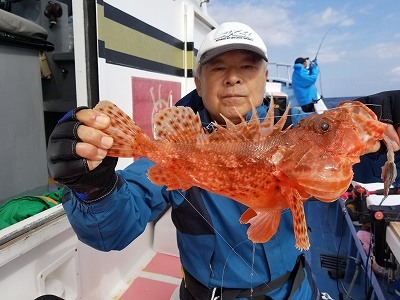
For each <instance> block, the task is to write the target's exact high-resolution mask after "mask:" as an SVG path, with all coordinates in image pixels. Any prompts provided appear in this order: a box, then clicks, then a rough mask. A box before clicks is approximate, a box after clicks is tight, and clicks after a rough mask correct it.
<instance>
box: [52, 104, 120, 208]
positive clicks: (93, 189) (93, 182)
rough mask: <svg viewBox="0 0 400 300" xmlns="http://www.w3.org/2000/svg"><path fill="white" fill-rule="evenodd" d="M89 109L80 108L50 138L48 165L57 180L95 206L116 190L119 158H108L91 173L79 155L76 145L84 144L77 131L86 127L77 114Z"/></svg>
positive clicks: (59, 125)
mask: <svg viewBox="0 0 400 300" xmlns="http://www.w3.org/2000/svg"><path fill="white" fill-rule="evenodd" d="M86 108H87V107H78V108H76V109H74V110H72V111H70V112H68V113H67V114H66V115H65V116H64V117H63V118H61V120H60V121H59V122H58V124H57V125H56V127H55V128H54V130H53V132H52V134H51V135H50V138H49V142H48V146H47V161H48V168H49V173H50V176H52V177H53V178H54V180H56V181H57V182H60V183H62V184H65V185H66V186H67V187H69V188H70V189H72V190H74V191H76V192H78V193H79V194H81V195H80V196H81V198H82V199H83V200H86V201H90V202H92V201H96V200H98V199H99V198H101V197H102V196H105V195H106V194H108V193H109V192H111V191H112V190H113V188H114V186H115V184H116V182H117V174H116V173H115V166H116V165H117V161H118V158H114V157H108V156H107V157H105V158H104V159H103V161H102V163H101V164H100V165H99V166H98V167H97V168H95V169H94V170H92V171H89V167H88V164H87V161H86V159H84V158H82V157H80V156H79V155H77V154H76V144H77V143H78V142H79V141H80V139H79V137H78V134H77V129H78V126H79V125H81V124H82V123H80V122H79V121H78V120H77V118H76V113H77V112H78V111H80V110H82V109H86Z"/></svg>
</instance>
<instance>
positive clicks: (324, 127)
mask: <svg viewBox="0 0 400 300" xmlns="http://www.w3.org/2000/svg"><path fill="white" fill-rule="evenodd" d="M328 129H329V123H328V122H325V121H323V122H322V123H321V130H322V131H323V132H327V131H328Z"/></svg>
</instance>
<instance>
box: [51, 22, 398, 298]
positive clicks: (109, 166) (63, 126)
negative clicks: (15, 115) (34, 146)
mask: <svg viewBox="0 0 400 300" xmlns="http://www.w3.org/2000/svg"><path fill="white" fill-rule="evenodd" d="M267 61H268V57H267V48H266V46H265V44H264V42H263V41H262V40H261V38H260V37H259V35H258V34H257V33H255V32H254V31H253V30H252V29H251V28H250V27H248V26H246V25H244V24H241V23H236V22H232V23H223V24H221V25H220V26H219V27H218V28H217V29H215V30H213V31H212V32H210V33H209V34H208V35H207V36H206V37H205V40H204V41H203V43H202V45H201V47H200V49H199V51H198V54H197V58H196V70H195V83H196V90H195V91H193V92H191V93H190V94H188V95H187V96H185V97H184V98H183V99H181V100H180V101H179V102H178V104H177V106H188V107H190V108H191V109H192V110H193V111H194V112H195V113H198V115H194V114H193V112H192V111H191V110H185V108H179V107H178V108H174V109H170V110H168V111H167V112H166V113H165V114H163V113H161V114H159V115H158V117H157V119H156V120H155V124H156V127H157V129H156V132H157V134H158V136H159V138H160V140H161V141H160V142H157V141H150V140H149V139H148V138H146V137H145V136H143V134H142V133H141V132H140V128H138V127H137V126H136V125H135V124H134V122H133V121H131V120H129V117H127V116H125V115H124V113H123V112H121V111H119V110H118V108H116V107H115V106H113V105H112V104H109V103H103V104H99V106H98V107H97V108H96V109H87V108H77V109H75V110H74V111H72V112H70V113H68V114H67V115H66V116H64V117H63V118H62V119H61V120H60V122H59V124H58V125H57V126H56V128H55V129H54V131H53V133H52V135H51V137H50V139H49V147H48V158H49V171H50V174H51V175H52V176H53V177H54V178H55V179H56V180H57V181H58V182H60V183H63V184H65V185H66V186H67V187H69V189H67V192H66V193H65V194H64V197H63V206H64V209H65V211H66V213H67V215H68V218H69V220H70V222H71V225H72V227H73V228H74V230H75V232H76V233H77V235H78V237H79V239H80V240H81V241H82V242H84V243H86V244H88V245H90V246H92V247H94V248H96V249H99V250H101V251H110V250H120V249H123V248H124V247H126V246H127V245H128V244H129V243H130V242H132V241H133V240H134V239H135V238H136V237H137V236H139V235H140V234H141V233H142V232H143V231H144V230H145V227H146V224H147V223H148V222H151V221H153V220H155V219H156V218H157V217H158V216H159V214H160V213H162V212H163V211H164V210H165V208H166V207H167V205H168V204H170V205H171V206H172V209H173V210H172V219H173V222H174V224H175V226H176V228H177V238H178V247H179V250H180V258H181V262H182V266H183V270H184V281H183V282H182V285H181V289H180V298H181V299H183V300H187V299H225V300H227V299H247V298H252V299H319V298H320V293H319V291H318V289H317V287H316V286H315V284H314V282H313V279H312V276H311V272H310V270H309V267H308V265H307V263H306V262H305V261H304V258H303V255H302V251H301V250H299V249H307V248H308V245H309V244H308V237H307V232H306V230H305V231H304V230H303V227H301V226H297V225H299V224H300V223H302V220H303V219H302V217H304V213H303V210H302V209H303V208H302V203H303V202H302V201H303V199H306V198H307V197H309V196H310V195H313V193H312V192H311V191H310V188H309V187H304V186H303V185H302V184H300V183H298V182H296V178H295V177H293V178H292V177H290V176H288V175H287V174H286V173H284V172H281V171H280V170H277V171H274V172H271V173H274V176H275V175H276V176H275V177H276V178H275V177H274V178H273V177H272V175H270V179H271V183H270V184H268V183H266V184H265V186H267V188H268V192H264V193H263V192H260V193H259V192H257V193H256V194H254V195H256V196H257V197H258V198H260V199H261V198H262V199H264V198H263V197H264V196H265V194H269V196H268V197H269V199H273V200H274V201H273V202H274V204H276V203H278V204H279V203H280V197H279V196H276V195H280V194H279V193H283V194H282V195H284V196H288V197H289V196H290V197H294V198H295V199H296V201H297V200H298V201H297V202H296V203H295V204H293V205H292V204H291V205H289V208H290V209H291V210H292V212H293V213H291V211H290V210H287V209H284V208H286V206H283V207H278V208H277V209H275V210H274V214H273V215H272V214H269V210H268V209H262V210H261V212H259V211H258V209H257V208H256V207H255V206H254V205H253V204H254V203H253V202H252V203H249V205H243V203H246V202H245V201H241V200H242V198H241V197H242V194H244V195H246V191H245V190H246V189H249V190H255V189H256V188H257V187H255V186H254V185H255V183H256V184H258V185H260V183H259V182H260V181H259V180H255V179H254V177H252V176H256V173H257V169H248V168H247V166H244V167H243V170H244V171H248V170H251V171H252V173H251V174H252V175H250V176H248V174H245V176H244V177H243V181H244V182H246V186H245V187H243V188H242V187H240V189H238V190H235V186H233V185H229V181H230V180H228V179H229V178H231V179H232V181H233V183H234V184H236V181H235V180H237V178H241V177H240V176H241V175H240V174H237V173H238V170H240V168H239V166H240V165H241V160H235V155H236V154H237V153H236V152H235V153H230V154H229V153H227V152H226V153H227V154H225V155H221V156H220V157H219V156H218V155H220V152H219V151H221V150H222V151H227V150H226V149H225V148H229V147H230V146H231V145H232V144H240V145H241V149H244V148H245V149H248V151H249V152H248V153H247V156H248V157H249V164H252V165H251V166H252V167H254V166H255V167H257V166H258V169H261V168H262V166H261V165H258V163H259V161H258V159H259V158H258V157H253V154H254V151H252V149H251V146H254V145H256V144H257V143H258V141H260V140H262V141H265V140H268V139H270V138H272V137H275V136H281V135H280V132H281V129H282V127H283V124H276V125H275V126H274V124H273V122H272V123H271V122H270V120H273V115H272V116H271V115H270V114H271V113H270V112H269V111H268V107H266V105H265V103H264V101H263V97H264V92H265V84H266V80H267V76H268V69H267V64H266V62H267ZM272 110H273V109H272ZM348 110H351V108H350V105H348V104H347V106H346V105H344V107H343V111H344V112H346V111H348ZM357 110H358V111H360V114H365V117H362V118H361V119H360V120H359V121H360V124H361V123H362V122H363V121H364V119H368V120H367V121H368V122H367V123H368V124H369V125H371V126H372V127H373V128H376V132H373V133H371V136H370V135H369V134H368V132H366V133H365V134H366V135H365V136H363V140H361V141H360V143H361V144H362V146H363V147H364V148H363V149H362V150H363V151H361V152H362V153H365V152H367V150H366V148H365V147H366V146H368V149H369V148H374V149H373V150H369V151H377V150H378V149H379V147H380V143H379V140H380V139H382V138H383V137H382V136H383V134H384V131H385V130H386V133H385V134H386V136H388V133H387V132H389V131H388V130H389V129H391V131H390V137H391V138H390V140H392V141H394V142H393V145H394V146H393V148H394V150H398V147H399V146H398V135H397V134H396V132H395V131H394V129H393V128H390V127H388V126H386V125H384V124H383V123H380V122H378V121H377V120H376V117H375V115H374V114H372V115H371V114H370V113H369V112H368V111H366V108H364V106H363V105H362V104H360V106H359V107H358V108H357ZM349 115H354V114H351V113H349ZM198 118H200V119H201V122H202V123H200V119H198ZM258 118H260V119H265V120H266V121H264V122H263V123H260V122H259V121H258ZM244 119H246V120H251V122H250V123H249V124H250V125H248V126H247V125H245V124H246V122H244ZM165 120H168V121H169V120H175V121H174V122H175V123H174V122H172V123H168V124H171V125H168V124H167V122H164V121H165ZM318 120H320V119H318ZM214 121H215V122H216V123H217V124H216V123H212V122H214ZM191 122H193V124H192V123H191ZM307 122H309V123H310V126H312V128H315V126H314V123H312V122H311V121H304V122H303V123H302V124H305V125H300V126H299V127H300V130H303V131H304V130H305V129H304V128H308V127H306V126H308V125H307ZM178 123H179V124H178ZM278 123H279V122H278ZM280 123H282V122H280ZM283 123H284V122H283ZM201 124H203V126H201ZM209 124H211V126H208V125H209ZM218 124H226V128H225V127H222V126H220V125H218ZM128 125H129V126H128ZM167 125H168V126H167ZM331 125H332V126H333V125H334V123H332V124H330V123H327V122H322V123H320V127H318V128H316V130H317V131H323V132H325V131H329V130H330V129H329V126H331ZM302 126H304V128H303V127H302ZM202 127H206V128H207V129H210V131H212V130H213V128H214V129H215V128H217V130H214V131H213V132H211V133H207V132H205V131H204V130H203V129H202ZM360 127H361V125H360ZM362 129H364V128H362ZM295 130H296V129H295V128H294V129H289V130H286V132H287V134H288V135H290V132H295ZM347 130H350V129H349V128H347ZM360 130H361V128H360ZM350 131H351V130H350ZM177 132H180V133H181V135H179V136H178V135H175V134H176V133H177ZM238 132H240V134H237V133H238ZM299 132H300V131H299ZM131 133H132V134H133V136H132V138H131V139H130V138H129V135H130V134H131ZM355 133H357V132H356V131H355ZM284 134H285V133H284ZM110 135H112V136H113V137H111V136H110ZM367 135H368V136H367ZM372 135H373V136H372ZM127 136H128V138H127ZM190 137H194V138H195V140H196V141H197V142H195V144H196V145H195V146H193V145H192V144H193V143H192V140H191V139H190ZM396 138H397V140H396ZM243 139H244V140H245V141H250V142H251V143H247V144H243ZM287 139H289V137H287ZM132 141H133V144H130V145H128V144H127V143H130V142H132ZM221 141H222V142H224V143H223V144H218V145H224V147H222V146H220V147H218V148H212V151H209V152H207V149H204V145H209V146H210V148H211V147H213V146H214V145H215V144H216V143H218V142H221ZM166 142H169V143H166ZM185 142H188V143H189V142H190V143H191V144H187V147H185V148H184V150H186V152H185V155H182V156H180V157H179V159H178V160H177V159H176V158H171V160H172V161H174V164H171V165H168V166H169V167H167V166H166V165H162V164H163V161H165V160H168V159H169V158H166V156H167V155H169V154H170V152H174V150H173V149H174V148H173V147H175V146H176V145H177V144H179V143H185ZM163 143H164V144H167V145H168V146H170V148H169V150H170V151H169V153H164V152H162V151H163V150H162V149H163V145H164V144H163ZM160 144H161V146H159V145H160ZM249 144H250V146H249ZM289 144H290V143H289ZM321 144H324V143H321ZM185 145H186V144H185ZM257 145H258V144H257ZM200 146H203V148H201V147H200ZM190 147H193V148H190ZM196 147H198V148H196ZM199 147H200V148H199ZM396 147H397V148H396ZM220 148H224V149H220ZM281 148H282V147H281ZM138 149H139V150H138ZM143 149H148V153H146V152H143V153H142V152H140V151H142V150H143ZM190 149H195V150H194V151H191V150H190ZM293 150H295V149H291V150H290V151H292V152H293ZM201 151H203V152H204V153H205V154H206V155H203V156H201V155H200V154H199V153H200V152H201ZM260 151H261V150H260ZM287 151H289V150H287ZM203 152H202V153H203ZM137 153H140V154H142V155H141V156H144V157H148V158H151V160H150V159H147V158H140V159H138V160H137V161H135V162H134V163H133V164H131V165H130V166H128V167H127V168H126V169H124V170H120V171H117V172H116V171H115V170H114V169H115V166H116V162H117V158H115V157H111V156H128V155H131V156H132V154H137ZM158 153H162V154H163V155H165V159H164V157H162V158H163V159H161V160H159V157H158V156H157V155H158ZM224 153H225V152H224ZM255 153H256V154H257V153H258V154H261V152H255ZM286 153H287V152H285V153H283V154H282V153H277V152H274V155H272V156H271V157H270V156H268V160H267V162H265V161H264V163H270V166H269V167H271V168H272V166H273V165H279V164H280V162H281V161H282V157H283V156H285V155H286ZM281 154H282V155H281ZM259 156H262V155H259ZM241 157H243V160H246V156H241ZM212 159H214V160H215V161H213V160H212ZM225 159H226V160H227V164H226V165H224V167H225V168H227V169H229V170H232V171H231V172H222V173H218V172H217V171H215V172H214V171H213V170H214V168H215V165H217V164H219V161H221V160H225ZM182 161H185V164H184V165H181V163H182ZM210 161H211V162H212V163H210ZM291 161H292V162H293V161H294V160H291ZM307 161H308V160H307ZM353 161H355V159H353ZM296 164H298V165H301V163H300V162H299V163H296ZM174 166H177V167H175V168H174ZM303 167H304V166H303ZM246 168H247V169H246ZM280 168H281V167H280ZM282 168H284V167H283V166H282ZM244 171H243V172H244ZM303 171H304V170H303ZM185 172H186V173H185ZM207 172H208V173H207ZM198 173H205V175H207V176H205V177H201V179H199V178H198V177H197V175H198ZM182 174H188V175H187V176H186V177H185V176H183V177H182ZM261 175H262V176H264V174H261ZM351 175H352V174H350V177H351ZM179 176H181V177H179ZM249 178H250V180H249ZM264 178H265V177H264ZM149 179H150V180H149ZM207 180H209V181H210V182H207ZM246 180H248V181H246ZM281 181H282V182H286V184H287V185H288V189H287V190H285V189H282V191H281V190H279V186H278V184H277V183H279V182H281ZM153 182H156V183H157V184H155V183H153ZM343 182H344V183H345V184H346V183H347V182H348V179H347V178H346V180H344V181H343ZM208 184H209V185H210V188H209V189H208V187H209V185H208ZM263 184H264V183H263ZM213 185H219V188H220V189H218V188H214V186H213ZM227 185H229V189H223V188H222V187H221V186H227ZM290 185H292V186H293V187H291V186H290ZM271 187H273V190H274V191H275V190H276V194H272V193H271V191H272V188H271ZM269 189H271V190H269ZM210 190H211V191H220V190H221V193H217V192H210ZM232 190H235V191H234V193H232ZM286 191H290V193H289V192H287V193H286ZM289 194H290V195H289ZM332 195H336V194H330V196H329V197H327V198H329V200H331V198H332V197H333V196H332ZM257 197H255V198H257ZM244 198H246V197H244ZM282 198H284V197H282ZM321 198H324V197H323V196H321ZM232 199H235V200H238V199H239V200H238V201H239V202H237V201H232ZM282 202H284V201H282ZM299 203H300V204H299ZM278 206H279V205H278ZM251 207H253V208H254V210H253V209H252V208H251ZM282 209H284V210H282ZM260 216H261V218H259V217H260ZM257 218H258V219H257ZM239 219H240V220H241V222H243V223H251V226H250V228H254V229H260V228H261V229H262V230H252V231H250V229H249V227H248V226H246V225H243V224H240V223H239V221H238V220H239ZM252 220H256V221H257V222H254V221H252ZM294 222H295V223H296V222H299V224H297V223H296V224H294ZM270 223H271V224H272V225H270ZM300 225H303V224H300ZM270 227H273V229H272V230H270ZM294 227H295V228H294ZM247 229H249V231H247ZM269 230H270V231H269ZM293 231H295V233H296V236H295V235H293ZM248 237H249V238H248ZM249 239H251V240H249ZM253 241H256V243H253ZM295 244H296V247H297V248H299V249H296V247H294V245H295ZM218 297H220V298H218Z"/></svg>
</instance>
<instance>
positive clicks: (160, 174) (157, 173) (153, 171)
mask: <svg viewBox="0 0 400 300" xmlns="http://www.w3.org/2000/svg"><path fill="white" fill-rule="evenodd" d="M147 177H148V178H149V179H150V181H151V182H152V183H154V184H157V185H165V186H167V189H168V190H177V189H182V190H187V189H188V188H190V187H191V186H192V184H190V182H182V177H178V176H177V175H176V174H175V173H174V172H172V171H170V170H168V169H166V168H163V167H162V166H160V165H155V166H152V167H151V168H150V169H149V170H148V172H147Z"/></svg>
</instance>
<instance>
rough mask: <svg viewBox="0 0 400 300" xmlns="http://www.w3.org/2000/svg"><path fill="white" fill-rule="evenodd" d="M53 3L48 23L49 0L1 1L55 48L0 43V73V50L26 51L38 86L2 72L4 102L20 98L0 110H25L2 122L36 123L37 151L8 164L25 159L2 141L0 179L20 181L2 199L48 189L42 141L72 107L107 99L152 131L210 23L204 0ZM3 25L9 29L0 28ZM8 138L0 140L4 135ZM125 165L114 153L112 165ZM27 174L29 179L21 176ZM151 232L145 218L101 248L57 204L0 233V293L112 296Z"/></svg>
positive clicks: (144, 257)
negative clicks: (127, 240)
mask: <svg viewBox="0 0 400 300" xmlns="http://www.w3.org/2000/svg"><path fill="white" fill-rule="evenodd" d="M12 2H14V1H12ZM52 2H53V3H56V4H59V5H60V6H61V8H62V11H63V14H62V16H59V17H58V18H57V19H56V21H55V22H54V23H51V22H50V21H49V19H48V18H47V17H46V16H45V15H44V10H45V9H46V6H47V5H48V4H49V3H48V1H47V0H40V1H36V0H26V1H22V2H18V1H16V2H15V3H8V4H7V5H8V6H7V7H6V8H7V9H8V10H9V11H10V12H11V13H12V14H14V15H15V16H20V17H22V18H24V19H26V20H29V21H31V22H33V23H35V24H37V25H40V27H42V28H43V29H44V30H45V31H47V34H48V37H47V41H48V42H50V43H52V44H53V45H54V50H53V51H51V50H48V51H44V56H43V55H42V56H41V61H40V62H41V63H40V65H39V59H38V57H39V54H43V52H42V49H40V51H38V50H37V49H25V50H21V49H22V48H21V47H20V46H19V45H13V44H5V43H3V41H0V53H1V55H0V57H2V58H0V65H1V66H2V67H1V71H0V72H4V70H5V69H4V68H3V66H7V65H5V63H6V60H7V59H8V58H6V56H5V55H6V54H8V55H12V54H13V53H16V55H19V53H18V51H26V52H27V53H23V55H24V56H26V60H27V61H29V63H30V64H32V65H33V66H32V70H33V71H32V73H31V74H30V80H32V81H33V83H34V85H35V86H36V87H39V88H38V89H37V91H35V95H30V94H27V92H28V91H24V87H27V83H26V82H25V83H24V82H20V83H18V77H20V78H22V79H23V80H29V78H28V79H26V78H25V77H23V76H22V77H21V74H20V73H21V70H22V69H21V68H22V67H21V68H20V69H18V68H17V70H16V71H15V74H14V73H12V74H14V75H13V76H14V77H13V76H11V75H9V76H8V79H9V81H8V82H4V80H3V82H2V83H3V84H4V86H3V85H2V86H1V87H2V90H3V91H5V93H7V90H9V91H10V92H9V94H10V96H9V97H10V98H9V100H10V102H13V101H14V103H18V106H17V107H15V108H12V109H10V108H9V107H3V106H2V110H3V109H7V111H13V110H14V111H18V112H20V114H22V115H16V116H15V117H16V118H15V117H14V119H13V118H12V117H10V118H9V119H8V120H7V124H8V125H9V127H11V128H13V127H15V128H18V126H21V124H20V123H21V122H20V121H21V120H24V119H26V120H30V119H32V118H33V119H34V121H35V122H36V123H37V124H38V125H36V123H35V124H34V125H35V126H36V127H34V128H35V130H36V131H35V132H31V133H30V134H31V135H32V137H33V140H34V141H31V140H29V141H28V142H29V145H27V146H24V147H21V148H24V149H29V148H28V147H30V148H31V149H32V153H34V154H31V156H32V157H29V161H27V162H25V161H24V162H23V165H19V164H16V163H13V164H7V162H8V161H11V162H18V160H20V159H23V156H22V155H23V154H24V153H21V151H22V150H21V151H15V150H13V151H14V153H15V155H12V154H11V152H10V151H11V150H10V149H9V148H5V147H6V146H7V145H2V146H1V152H2V153H8V152H10V155H4V156H3V155H2V158H1V165H2V166H3V167H2V174H1V177H2V179H3V178H4V181H5V182H6V183H7V181H6V179H7V177H13V180H14V181H18V183H15V184H14V185H15V187H14V186H11V183H12V182H11V179H10V181H9V182H10V183H9V184H8V186H4V187H3V188H2V193H1V194H0V200H1V201H0V204H2V203H5V202H6V201H7V200H9V199H11V198H13V197H17V196H20V195H26V194H30V195H36V194H38V193H40V192H46V191H47V190H49V189H51V188H54V186H53V185H48V179H47V177H48V176H47V165H46V153H45V149H46V139H47V138H48V136H49V133H50V132H51V130H52V129H53V128H54V126H55V124H56V122H57V120H58V119H59V118H60V117H61V116H62V115H63V114H64V113H66V112H67V111H69V110H70V109H72V108H74V107H76V106H81V105H84V106H89V107H93V106H94V105H95V104H96V103H97V101H98V100H99V99H107V100H110V101H113V102H115V103H116V104H117V105H118V106H120V107H121V108H122V109H123V110H125V111H126V112H127V113H128V114H130V115H131V116H133V117H134V118H135V119H137V121H138V122H139V124H140V125H141V126H143V127H144V128H145V130H148V131H149V132H150V133H151V131H152V125H151V120H152V116H153V115H154V113H155V112H157V111H158V110H160V109H163V108H165V107H167V106H170V105H173V104H174V103H175V102H176V101H177V100H179V99H180V97H181V96H182V95H184V94H186V93H187V92H189V91H191V90H192V89H193V88H194V82H193V64H194V58H195V55H196V52H197V49H198V48H199V46H200V42H201V41H202V39H203V37H204V35H205V34H207V33H208V32H209V31H210V30H211V29H212V28H213V27H215V26H216V25H217V24H216V23H215V21H214V20H213V19H212V18H210V16H209V15H208V14H207V2H208V1H204V0H174V1H159V0H146V1H139V0H135V1H119V0H110V1H101V0H99V1H83V0H74V1H52ZM35 29H36V30H38V29H37V28H35ZM4 30H7V28H0V31H4ZM39 30H41V29H39ZM19 59H20V60H21V58H19ZM25 66H26V63H25ZM40 71H41V74H42V79H41V75H40ZM34 74H36V76H35V75H34ZM4 77H6V76H2V78H4ZM40 81H41V82H40ZM11 87H12V88H11ZM17 90H21V91H24V92H23V93H25V94H24V95H21V96H18V99H15V100H14V99H13V98H11V97H12V96H13V95H14V94H15V93H16V91H17ZM5 95H8V94H5ZM14 98H16V97H14ZM26 98H28V99H34V100H35V101H36V102H34V103H32V108H30V106H28V105H27V104H26V103H23V102H22V101H24V100H23V99H25V101H26ZM2 105H5V104H2ZM33 108H35V110H34V109H33ZM3 111H5V110H3ZM11 114H12V113H10V115H11ZM12 122H14V123H12ZM1 124H2V125H3V123H1ZM4 124H6V123H4ZM27 126H30V127H32V125H30V124H28V125H27ZM2 128H5V127H2ZM7 128H8V127H7ZM25 130H27V129H25ZM28 134H29V133H28ZM7 137H8V139H10V136H7ZM5 138H6V137H4V138H3V139H2V140H3V141H7V140H5ZM23 138H24V137H22V138H21V140H22V139H23ZM18 142H19V141H18ZM22 142H23V141H21V143H22ZM35 143H36V144H38V145H39V146H38V147H36V145H35ZM6 144H7V143H6ZM17 144H18V143H17ZM18 146H19V144H18V145H17V147H18ZM7 147H10V146H7ZM11 148H12V147H11ZM36 148H37V150H36ZM13 149H15V145H14V148H13ZM34 150H35V152H34ZM23 152H24V151H23ZM25 152H26V150H25ZM6 160H7V161H6ZM131 161H132V160H129V159H126V160H122V159H121V160H120V161H119V165H118V168H123V167H124V166H126V165H127V164H129V163H131ZM28 163H29V165H28ZM4 166H5V167H4ZM18 168H19V169H18ZM16 169H18V170H16ZM14 172H16V174H15V175H14ZM26 173H27V174H28V175H29V179H36V181H35V180H27V179H26V180H25V178H26V177H27V176H26V175H24V174H26ZM10 174H12V175H13V176H10ZM18 178H21V180H18ZM172 234H173V240H172V241H173V243H175V244H176V242H174V238H175V236H174V233H172ZM153 235H154V224H149V225H148V226H147V229H146V231H145V232H144V233H143V234H142V235H141V236H140V237H139V238H138V239H137V240H135V241H134V242H133V243H131V244H130V245H129V246H128V247H127V248H126V249H124V250H122V251H119V252H118V251H115V252H111V253H102V252H100V251H97V250H94V249H92V248H90V247H88V246H86V245H84V244H83V243H81V242H80V241H78V239H77V237H76V235H75V233H74V232H73V230H72V229H71V227H70V225H69V222H68V220H67V218H66V216H65V214H64V212H63V208H62V206H61V204H59V205H56V206H55V207H52V208H50V209H48V210H45V211H43V212H41V213H39V214H37V215H34V216H32V217H29V218H27V219H25V220H23V221H20V222H18V223H16V224H14V225H11V226H9V227H7V228H5V229H3V230H0V291H1V298H2V299H8V300H14V299H15V300H31V299H35V298H36V297H39V296H40V295H44V294H53V295H58V296H60V297H62V298H65V299H68V300H72V299H85V300H91V299H93V300H98V299H117V298H118V297H119V296H120V295H122V293H123V292H124V290H125V289H126V288H127V286H129V283H130V282H132V278H134V277H135V274H136V273H137V272H139V271H140V270H141V269H142V268H143V266H144V265H145V264H146V262H147V261H149V260H150V259H151V258H152V257H153V256H154V254H155V251H154V250H153ZM175 247H176V246H175ZM161 248H162V246H161ZM167 248H168V246H167ZM172 248H174V244H172ZM173 251H176V250H174V249H173ZM116 297H117V298H116Z"/></svg>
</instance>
